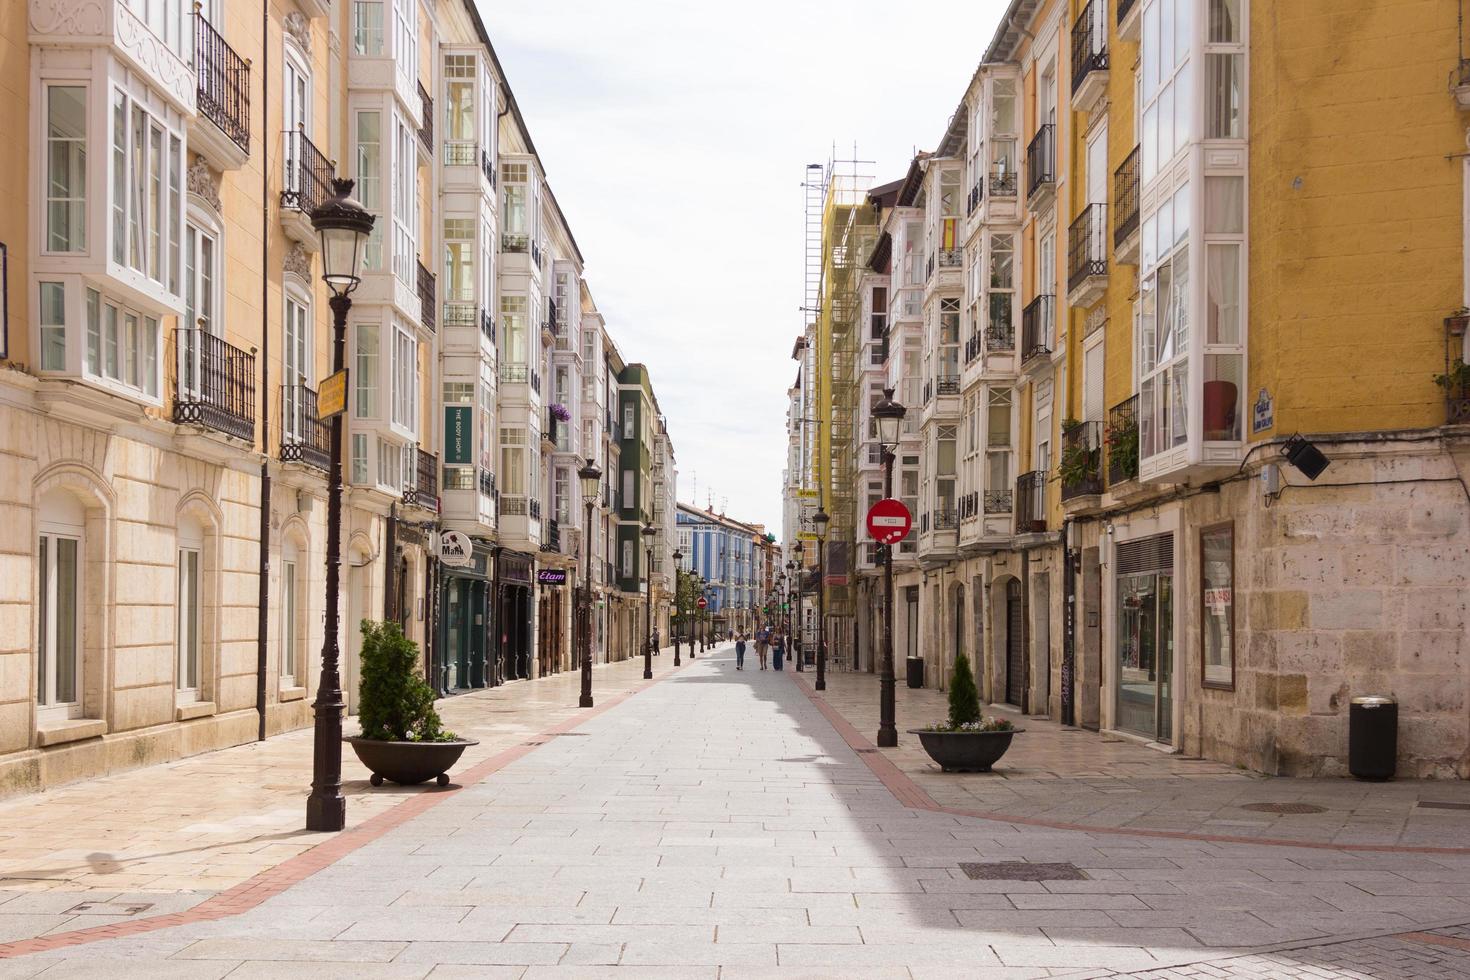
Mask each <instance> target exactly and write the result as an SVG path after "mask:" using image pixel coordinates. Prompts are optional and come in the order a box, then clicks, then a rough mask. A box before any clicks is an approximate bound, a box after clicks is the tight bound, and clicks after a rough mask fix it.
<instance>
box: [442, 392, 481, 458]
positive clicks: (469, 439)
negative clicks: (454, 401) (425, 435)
mask: <svg viewBox="0 0 1470 980" xmlns="http://www.w3.org/2000/svg"><path fill="white" fill-rule="evenodd" d="M473 413H474V407H473V406H471V405H445V406H444V464H445V465H446V466H469V465H470V464H471V463H473V462H474V448H473V443H474V414H473Z"/></svg>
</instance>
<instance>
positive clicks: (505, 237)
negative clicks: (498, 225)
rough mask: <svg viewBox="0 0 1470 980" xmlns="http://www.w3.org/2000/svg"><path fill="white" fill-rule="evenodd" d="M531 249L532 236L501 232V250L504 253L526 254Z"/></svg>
mask: <svg viewBox="0 0 1470 980" xmlns="http://www.w3.org/2000/svg"><path fill="white" fill-rule="evenodd" d="M530 247H531V236H530V235H523V234H511V233H510V232H508V231H506V232H501V234H500V250H501V251H502V252H517V253H524V252H526V251H527V250H528V249H529V248H530Z"/></svg>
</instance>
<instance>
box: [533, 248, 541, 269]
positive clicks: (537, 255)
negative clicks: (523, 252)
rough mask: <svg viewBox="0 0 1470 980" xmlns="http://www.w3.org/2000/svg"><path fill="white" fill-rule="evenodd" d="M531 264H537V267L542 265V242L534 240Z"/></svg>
mask: <svg viewBox="0 0 1470 980" xmlns="http://www.w3.org/2000/svg"><path fill="white" fill-rule="evenodd" d="M531 264H532V265H535V266H536V267H537V268H540V266H541V243H540V242H532V243H531Z"/></svg>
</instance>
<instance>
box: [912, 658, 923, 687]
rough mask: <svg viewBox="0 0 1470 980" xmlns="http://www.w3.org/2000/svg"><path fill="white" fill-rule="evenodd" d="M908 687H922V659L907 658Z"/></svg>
mask: <svg viewBox="0 0 1470 980" xmlns="http://www.w3.org/2000/svg"><path fill="white" fill-rule="evenodd" d="M908 666H909V687H923V686H924V658H923V657H909V664H908Z"/></svg>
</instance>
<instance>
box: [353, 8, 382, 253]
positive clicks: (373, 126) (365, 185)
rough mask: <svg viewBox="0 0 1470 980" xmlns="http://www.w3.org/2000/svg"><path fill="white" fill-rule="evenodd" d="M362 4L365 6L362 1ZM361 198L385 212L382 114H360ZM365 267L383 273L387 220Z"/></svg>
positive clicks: (376, 231) (377, 226)
mask: <svg viewBox="0 0 1470 980" xmlns="http://www.w3.org/2000/svg"><path fill="white" fill-rule="evenodd" d="M358 6H363V4H359V5H358ZM372 6H374V7H377V8H378V17H379V21H378V30H379V32H380V34H379V38H378V43H379V44H381V43H382V37H381V31H382V19H381V18H382V16H383V12H382V4H381V3H376V2H375V3H373V4H372ZM357 199H358V200H359V201H361V202H362V206H363V207H365V208H367V209H368V210H369V211H371V212H373V214H375V215H379V216H381V215H382V213H383V116H382V113H379V112H376V111H373V112H359V113H357ZM362 267H363V269H364V270H365V271H369V272H381V271H382V269H383V223H382V222H381V221H375V222H373V230H372V232H371V234H369V235H368V240H367V243H366V245H364V247H363V251H362Z"/></svg>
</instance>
